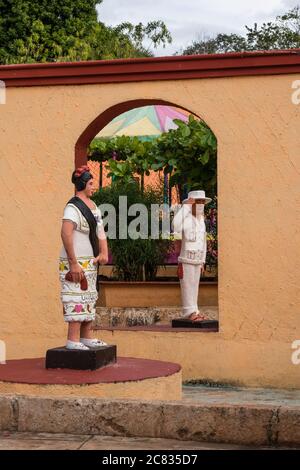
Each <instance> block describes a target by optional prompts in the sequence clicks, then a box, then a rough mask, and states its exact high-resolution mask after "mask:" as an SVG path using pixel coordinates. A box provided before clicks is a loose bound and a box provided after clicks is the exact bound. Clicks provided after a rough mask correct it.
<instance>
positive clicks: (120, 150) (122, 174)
mask: <svg viewBox="0 0 300 470" xmlns="http://www.w3.org/2000/svg"><path fill="white" fill-rule="evenodd" d="M151 147H152V142H151V141H145V142H143V141H141V140H140V139H139V138H138V137H136V136H134V137H129V136H117V137H114V138H113V139H94V140H93V141H92V142H91V144H90V147H89V160H93V161H98V162H101V161H102V162H103V161H107V166H106V168H107V169H108V170H109V173H108V176H110V177H111V176H112V177H114V179H115V180H119V179H120V180H123V181H126V182H129V181H130V180H131V181H133V180H134V175H136V174H138V175H143V174H146V175H149V174H150V171H149V170H150V167H151V163H152V161H151V152H150V149H151ZM113 156H115V159H114V158H113Z"/></svg>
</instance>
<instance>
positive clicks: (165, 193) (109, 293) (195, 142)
mask: <svg viewBox="0 0 300 470" xmlns="http://www.w3.org/2000/svg"><path fill="white" fill-rule="evenodd" d="M83 164H88V165H89V167H90V170H91V172H92V174H93V177H94V178H93V180H94V186H95V189H96V192H95V194H94V196H93V199H94V201H95V202H96V204H97V205H98V206H100V207H102V205H103V204H112V205H113V206H114V208H115V213H116V226H115V229H113V230H112V231H111V232H108V233H107V236H108V243H109V262H108V264H107V265H105V266H100V270H99V275H100V295H99V299H98V310H99V311H101V312H102V313H103V309H104V310H107V311H106V312H105V313H106V315H105V316H106V318H108V320H107V322H108V326H112V325H114V326H137V325H148V326H149V325H152V324H153V323H155V324H157V325H161V324H163V325H164V324H166V325H167V324H170V321H171V319H172V318H174V317H176V316H177V317H178V315H179V314H180V313H179V311H180V309H181V307H182V305H181V304H182V300H183V299H182V298H181V290H180V285H179V279H178V277H180V278H181V276H182V270H180V269H178V257H179V259H181V258H182V257H183V260H184V261H187V260H186V258H184V256H183V253H182V251H183V248H182V247H183V241H182V240H181V241H180V240H179V239H180V236H179V235H178V233H176V231H175V232H174V221H173V218H174V213H176V210H177V209H178V205H180V204H181V202H182V201H183V200H185V199H186V198H187V197H188V194H189V192H191V191H198V190H202V191H205V196H206V197H209V198H211V202H209V203H208V204H206V205H205V225H206V248H204V247H203V246H202V245H201V242H199V240H200V238H199V237H198V236H197V235H196V237H195V236H194V234H191V233H190V234H189V235H187V233H186V232H184V237H185V238H187V236H188V237H189V240H188V241H189V249H188V250H187V249H185V250H187V251H186V252H185V256H188V257H189V259H191V258H194V259H193V260H192V263H190V262H188V263H187V264H185V262H184V263H182V265H183V276H185V275H186V276H188V275H189V274H187V273H188V271H189V268H190V266H191V265H196V264H197V262H199V261H200V260H201V261H203V259H202V258H203V257H204V258H205V268H204V270H203V272H202V273H201V280H200V288H199V291H198V307H199V308H198V310H200V312H201V314H203V315H204V318H207V319H213V320H216V319H218V236H217V139H216V136H215V135H214V133H213V131H212V130H211V129H210V128H209V126H208V125H207V124H206V123H205V122H204V121H203V120H202V119H201V117H200V116H199V115H196V114H195V113H192V112H191V111H189V110H188V109H185V108H182V107H181V106H178V105H176V103H170V102H167V101H164V100H154V99H153V100H144V99H143V100H142V99H141V100H133V101H127V102H124V103H119V104H117V105H115V106H112V107H110V108H108V109H107V110H105V111H104V112H103V113H101V114H100V115H99V116H97V117H96V118H95V119H94V120H93V121H92V122H91V123H90V124H89V126H88V127H87V128H86V129H85V131H84V132H83V133H82V134H81V136H80V137H79V139H78V141H77V143H76V146H75V167H78V166H80V165H83ZM120 196H123V197H126V201H127V206H126V207H127V209H126V210H127V212H126V218H125V225H126V222H127V226H128V227H130V224H131V225H132V224H133V225H134V226H135V228H136V230H137V232H138V233H139V235H137V237H135V238H133V239H132V238H130V236H129V232H128V231H127V229H126V235H128V238H127V237H126V238H125V239H124V238H122V239H121V237H119V234H120V223H121V222H120V219H121V217H120V212H119V211H120ZM133 204H143V205H144V206H146V208H147V214H148V215H147V217H148V216H149V218H147V221H146V222H147V223H146V225H147V228H146V233H145V230H144V229H143V224H144V222H143V221H142V218H141V215H142V214H141V211H137V212H135V217H133V216H132V213H130V207H131V206H133ZM153 205H160V210H159V216H158V218H159V221H158V232H157V230H156V231H155V235H156V236H153V232H152V231H151V230H152V223H153V222H152V221H151V220H150V219H151V217H153V214H154V212H151V211H152V209H151V207H153ZM163 205H164V206H163ZM150 206H151V207H150ZM166 206H168V207H169V209H170V211H169V213H170V224H169V232H168V228H167V229H166V226H163V225H164V224H163V218H164V216H165V214H164V213H163V211H164V209H161V208H162V207H166ZM103 208H104V206H103ZM102 216H103V219H104V221H105V222H109V217H108V213H107V211H106V210H105V209H103V210H102ZM134 219H135V221H136V222H137V219H138V220H139V223H136V224H135V222H134ZM122 220H123V228H124V217H123V219H122ZM144 226H145V224H144ZM128 227H127V228H128ZM199 227H200V226H198V229H199ZM108 228H109V227H108V225H106V230H107V229H108ZM144 228H145V227H144ZM198 229H197V230H198ZM202 229H203V226H202ZM143 230H144V231H143ZM166 232H167V233H166ZM157 233H158V235H157ZM162 233H163V236H162ZM111 234H113V236H111ZM123 235H124V232H123ZM122 237H123V236H122ZM193 237H194V238H193ZM193 243H194V246H192V245H193ZM199 243H200V245H201V246H200V245H199ZM205 251H206V253H205ZM180 255H181V258H180ZM194 261H195V262H194ZM185 266H187V269H186V270H185ZM124 282H125V283H126V282H128V285H127V284H124ZM182 282H183V281H180V283H181V284H182ZM120 283H122V291H123V294H122V293H121V291H120V289H119V287H120V285H121V284H120ZM126 285H127V286H128V287H127V288H126V287H124V286H126ZM191 295H192V296H193V295H194V297H195V293H194V294H191ZM186 302H187V301H186V300H185V304H186ZM188 302H189V301H188ZM195 302H196V301H195V299H194V303H195ZM193 305H194V304H193ZM112 307H123V308H124V312H123V314H121V315H120V312H118V315H116V317H114V313H112V312H113V310H112ZM126 307H130V308H131V312H130V318H129V317H126ZM135 308H136V312H135ZM185 314H186V311H185ZM101 324H102V325H103V321H102V322H101ZM152 326H153V325H152Z"/></svg>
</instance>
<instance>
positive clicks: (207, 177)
mask: <svg viewBox="0 0 300 470" xmlns="http://www.w3.org/2000/svg"><path fill="white" fill-rule="evenodd" d="M174 122H175V123H176V124H177V125H178V128H177V129H171V130H169V131H168V132H164V133H163V134H161V135H160V136H159V137H157V138H156V139H153V140H152V141H146V142H143V141H141V140H139V138H138V137H129V136H121V137H115V138H113V139H95V140H93V141H92V143H91V145H90V148H89V159H90V160H93V161H99V162H100V161H106V160H107V168H108V169H109V173H108V176H110V177H113V178H114V179H115V180H120V181H125V182H129V181H131V180H134V175H136V174H138V175H143V174H146V175H149V174H150V170H154V171H160V170H162V171H164V173H165V174H170V185H171V186H176V185H179V186H181V185H184V184H186V185H187V186H188V188H189V189H190V190H191V189H193V188H195V189H196V188H199V187H201V188H203V189H204V190H205V191H206V192H207V194H208V195H210V196H214V195H215V194H216V191H217V177H216V167H217V139H216V137H215V135H214V134H213V132H212V131H211V130H210V128H209V127H208V126H207V125H206V124H205V123H204V122H203V121H199V120H196V119H195V118H194V117H193V116H192V115H190V116H189V121H188V123H185V122H183V121H180V120H178V119H175V120H174ZM113 155H115V158H116V159H113V158H112V156H113Z"/></svg>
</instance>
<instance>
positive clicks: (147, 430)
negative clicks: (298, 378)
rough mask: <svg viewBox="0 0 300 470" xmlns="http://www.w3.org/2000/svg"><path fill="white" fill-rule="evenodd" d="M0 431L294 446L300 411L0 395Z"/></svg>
mask: <svg viewBox="0 0 300 470" xmlns="http://www.w3.org/2000/svg"><path fill="white" fill-rule="evenodd" d="M0 410H1V411H2V410H4V413H3V412H2V413H1V421H0V424H1V428H0V429H1V430H12V429H14V430H17V431H20V432H47V433H57V432H59V433H70V434H96V435H106V436H124V437H126V436H127V437H155V438H168V439H170V438H171V439H180V440H193V441H199V442H200V441H203V442H220V443H221V442H222V443H232V444H246V445H255V446H262V445H268V446H270V445H271V446H282V445H284V446H299V445H300V431H299V429H300V407H295V408H290V407H281V406H279V407H276V406H275V407H274V406H272V405H270V406H268V405H249V404H243V405H241V404H239V405H234V404H230V405H229V404H227V405H225V404H211V405H204V404H190V403H178V402H165V401H160V402H158V401H148V402H147V401H137V400H107V399H97V398H47V397H44V398H41V397H26V396H18V397H15V396H0Z"/></svg>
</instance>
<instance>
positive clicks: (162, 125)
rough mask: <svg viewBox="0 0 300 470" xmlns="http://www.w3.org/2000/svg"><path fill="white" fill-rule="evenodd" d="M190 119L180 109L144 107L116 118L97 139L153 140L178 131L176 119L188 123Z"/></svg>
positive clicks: (186, 113)
mask: <svg viewBox="0 0 300 470" xmlns="http://www.w3.org/2000/svg"><path fill="white" fill-rule="evenodd" d="M188 118H189V113H188V112H187V111H184V110H183V109H180V108H175V107H172V106H162V105H153V106H143V107H141V108H135V109H131V110H130V111H127V112H126V113H123V114H120V115H119V116H117V117H116V118H114V119H113V120H112V121H111V122H110V123H109V124H107V125H106V126H105V127H104V128H103V129H102V130H101V131H100V132H99V134H98V135H97V136H96V138H97V137H114V136H121V135H127V136H139V137H144V138H146V139H147V138H153V137H155V136H158V135H160V134H161V133H162V132H167V131H168V130H170V129H176V128H177V125H176V124H175V123H174V122H173V120H174V119H180V120H181V121H184V122H187V121H188Z"/></svg>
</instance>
